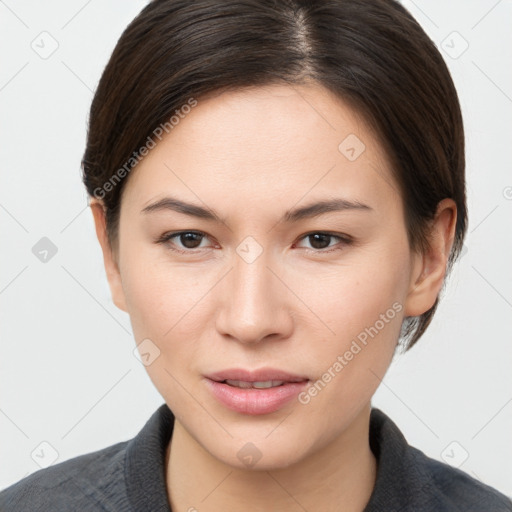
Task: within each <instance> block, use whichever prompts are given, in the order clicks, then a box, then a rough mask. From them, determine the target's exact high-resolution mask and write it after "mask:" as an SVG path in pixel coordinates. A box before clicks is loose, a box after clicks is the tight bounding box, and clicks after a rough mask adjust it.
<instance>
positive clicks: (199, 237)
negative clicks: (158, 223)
mask: <svg viewBox="0 0 512 512" xmlns="http://www.w3.org/2000/svg"><path fill="white" fill-rule="evenodd" d="M206 236H207V235H206V233H201V232H199V231H177V232H174V233H164V234H163V235H162V236H161V237H160V238H159V239H158V240H156V242H157V243H160V244H165V245H167V246H168V247H169V248H170V249H172V250H173V251H177V252H192V251H193V250H194V249H203V248H204V247H206V246H204V245H203V246H201V243H202V241H203V239H205V238H206Z"/></svg>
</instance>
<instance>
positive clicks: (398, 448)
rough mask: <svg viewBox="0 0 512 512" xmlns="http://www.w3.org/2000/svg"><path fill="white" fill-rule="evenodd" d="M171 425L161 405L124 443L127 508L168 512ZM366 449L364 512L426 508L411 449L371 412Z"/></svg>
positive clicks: (424, 476)
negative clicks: (369, 457)
mask: <svg viewBox="0 0 512 512" xmlns="http://www.w3.org/2000/svg"><path fill="white" fill-rule="evenodd" d="M173 427H174V416H173V414H172V412H171V410H170V409H169V407H168V406H167V404H165V403H164V404H162V405H161V406H160V407H159V408H158V409H157V410H156V411H155V412H154V413H153V415H152V416H151V418H150V419H149V420H148V422H147V423H146V424H145V425H144V427H143V428H142V430H141V431H140V432H139V434H138V435H137V436H136V437H134V438H133V439H132V440H131V441H129V443H128V446H127V451H126V464H125V481H126V486H127V494H128V498H129V500H130V503H131V505H132V508H133V510H152V511H157V512H170V511H171V509H170V506H169V503H168V501H167V490H166V482H165V453H166V448H167V445H168V443H169V440H170V439H171V435H172V431H173ZM370 448H371V450H372V452H373V454H374V455H375V457H376V459H377V478H376V482H375V487H374V489H373V492H372V494H371V496H370V500H369V502H368V504H367V506H366V507H365V509H364V512H380V511H382V510H393V511H397V512H399V511H401V510H403V511H405V510H412V509H411V508H410V507H411V506H412V507H414V509H415V510H423V509H424V507H427V506H428V503H427V502H428V498H427V496H428V493H427V492H426V489H427V488H428V487H430V485H431V484H432V481H431V475H430V474H429V472H428V471H427V470H426V468H425V466H424V465H422V464H419V463H418V460H417V455H416V452H417V450H415V449H413V448H411V447H410V446H409V445H408V444H407V441H406V440H405V438H404V436H403V435H402V433H401V432H400V430H399V429H398V427H397V426H396V425H395V424H394V423H393V422H392V421H391V420H390V419H389V418H388V417H387V416H386V415H385V414H384V413H383V412H382V411H380V410H379V409H375V408H373V409H372V411H371V416H370ZM418 453H420V452H418Z"/></svg>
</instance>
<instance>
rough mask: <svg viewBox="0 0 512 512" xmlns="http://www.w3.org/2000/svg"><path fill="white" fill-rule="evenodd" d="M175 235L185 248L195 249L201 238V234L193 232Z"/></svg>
mask: <svg viewBox="0 0 512 512" xmlns="http://www.w3.org/2000/svg"><path fill="white" fill-rule="evenodd" d="M176 236H177V237H178V240H179V241H180V242H181V244H182V245H183V247H186V248H187V249H197V247H199V245H200V244H201V241H202V239H203V235H201V234H199V233H193V232H188V233H181V234H180V235H176Z"/></svg>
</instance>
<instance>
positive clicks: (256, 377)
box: [206, 368, 309, 382]
mask: <svg viewBox="0 0 512 512" xmlns="http://www.w3.org/2000/svg"><path fill="white" fill-rule="evenodd" d="M206 377H207V378H208V379H210V380H214V381H216V382H223V381H225V380H239V381H244V382H266V381H269V380H282V381H284V382H303V381H306V380H309V379H308V378H307V377H304V376H302V375H295V374H292V373H289V372H285V371H283V370H278V369H275V368H260V369H258V370H246V369H244V368H229V369H226V370H220V371H218V372H214V373H210V374H208V375H206Z"/></svg>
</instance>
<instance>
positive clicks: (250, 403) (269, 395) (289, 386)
mask: <svg viewBox="0 0 512 512" xmlns="http://www.w3.org/2000/svg"><path fill="white" fill-rule="evenodd" d="M205 382H206V384H207V386H208V388H209V390H210V392H211V393H212V395H213V396H214V397H215V398H216V399H217V401H218V402H220V404H222V405H223V406H225V407H227V408H228V409H230V410H233V411H236V412H239V413H242V414H248V415H259V414H270V413H272V412H276V411H278V410H279V409H281V408H283V407H284V406H285V405H286V404H288V403H289V402H290V401H291V400H292V399H293V398H294V397H296V396H297V395H298V393H300V391H301V390H303V389H304V387H305V386H306V385H307V383H308V382H309V379H308V378H307V377H305V376H300V375H294V374H291V373H288V372H284V371H281V370H275V369H272V368H263V369H260V370H255V371H251V370H245V369H229V370H223V371H220V372H216V373H213V374H210V375H208V376H206V378H205Z"/></svg>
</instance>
